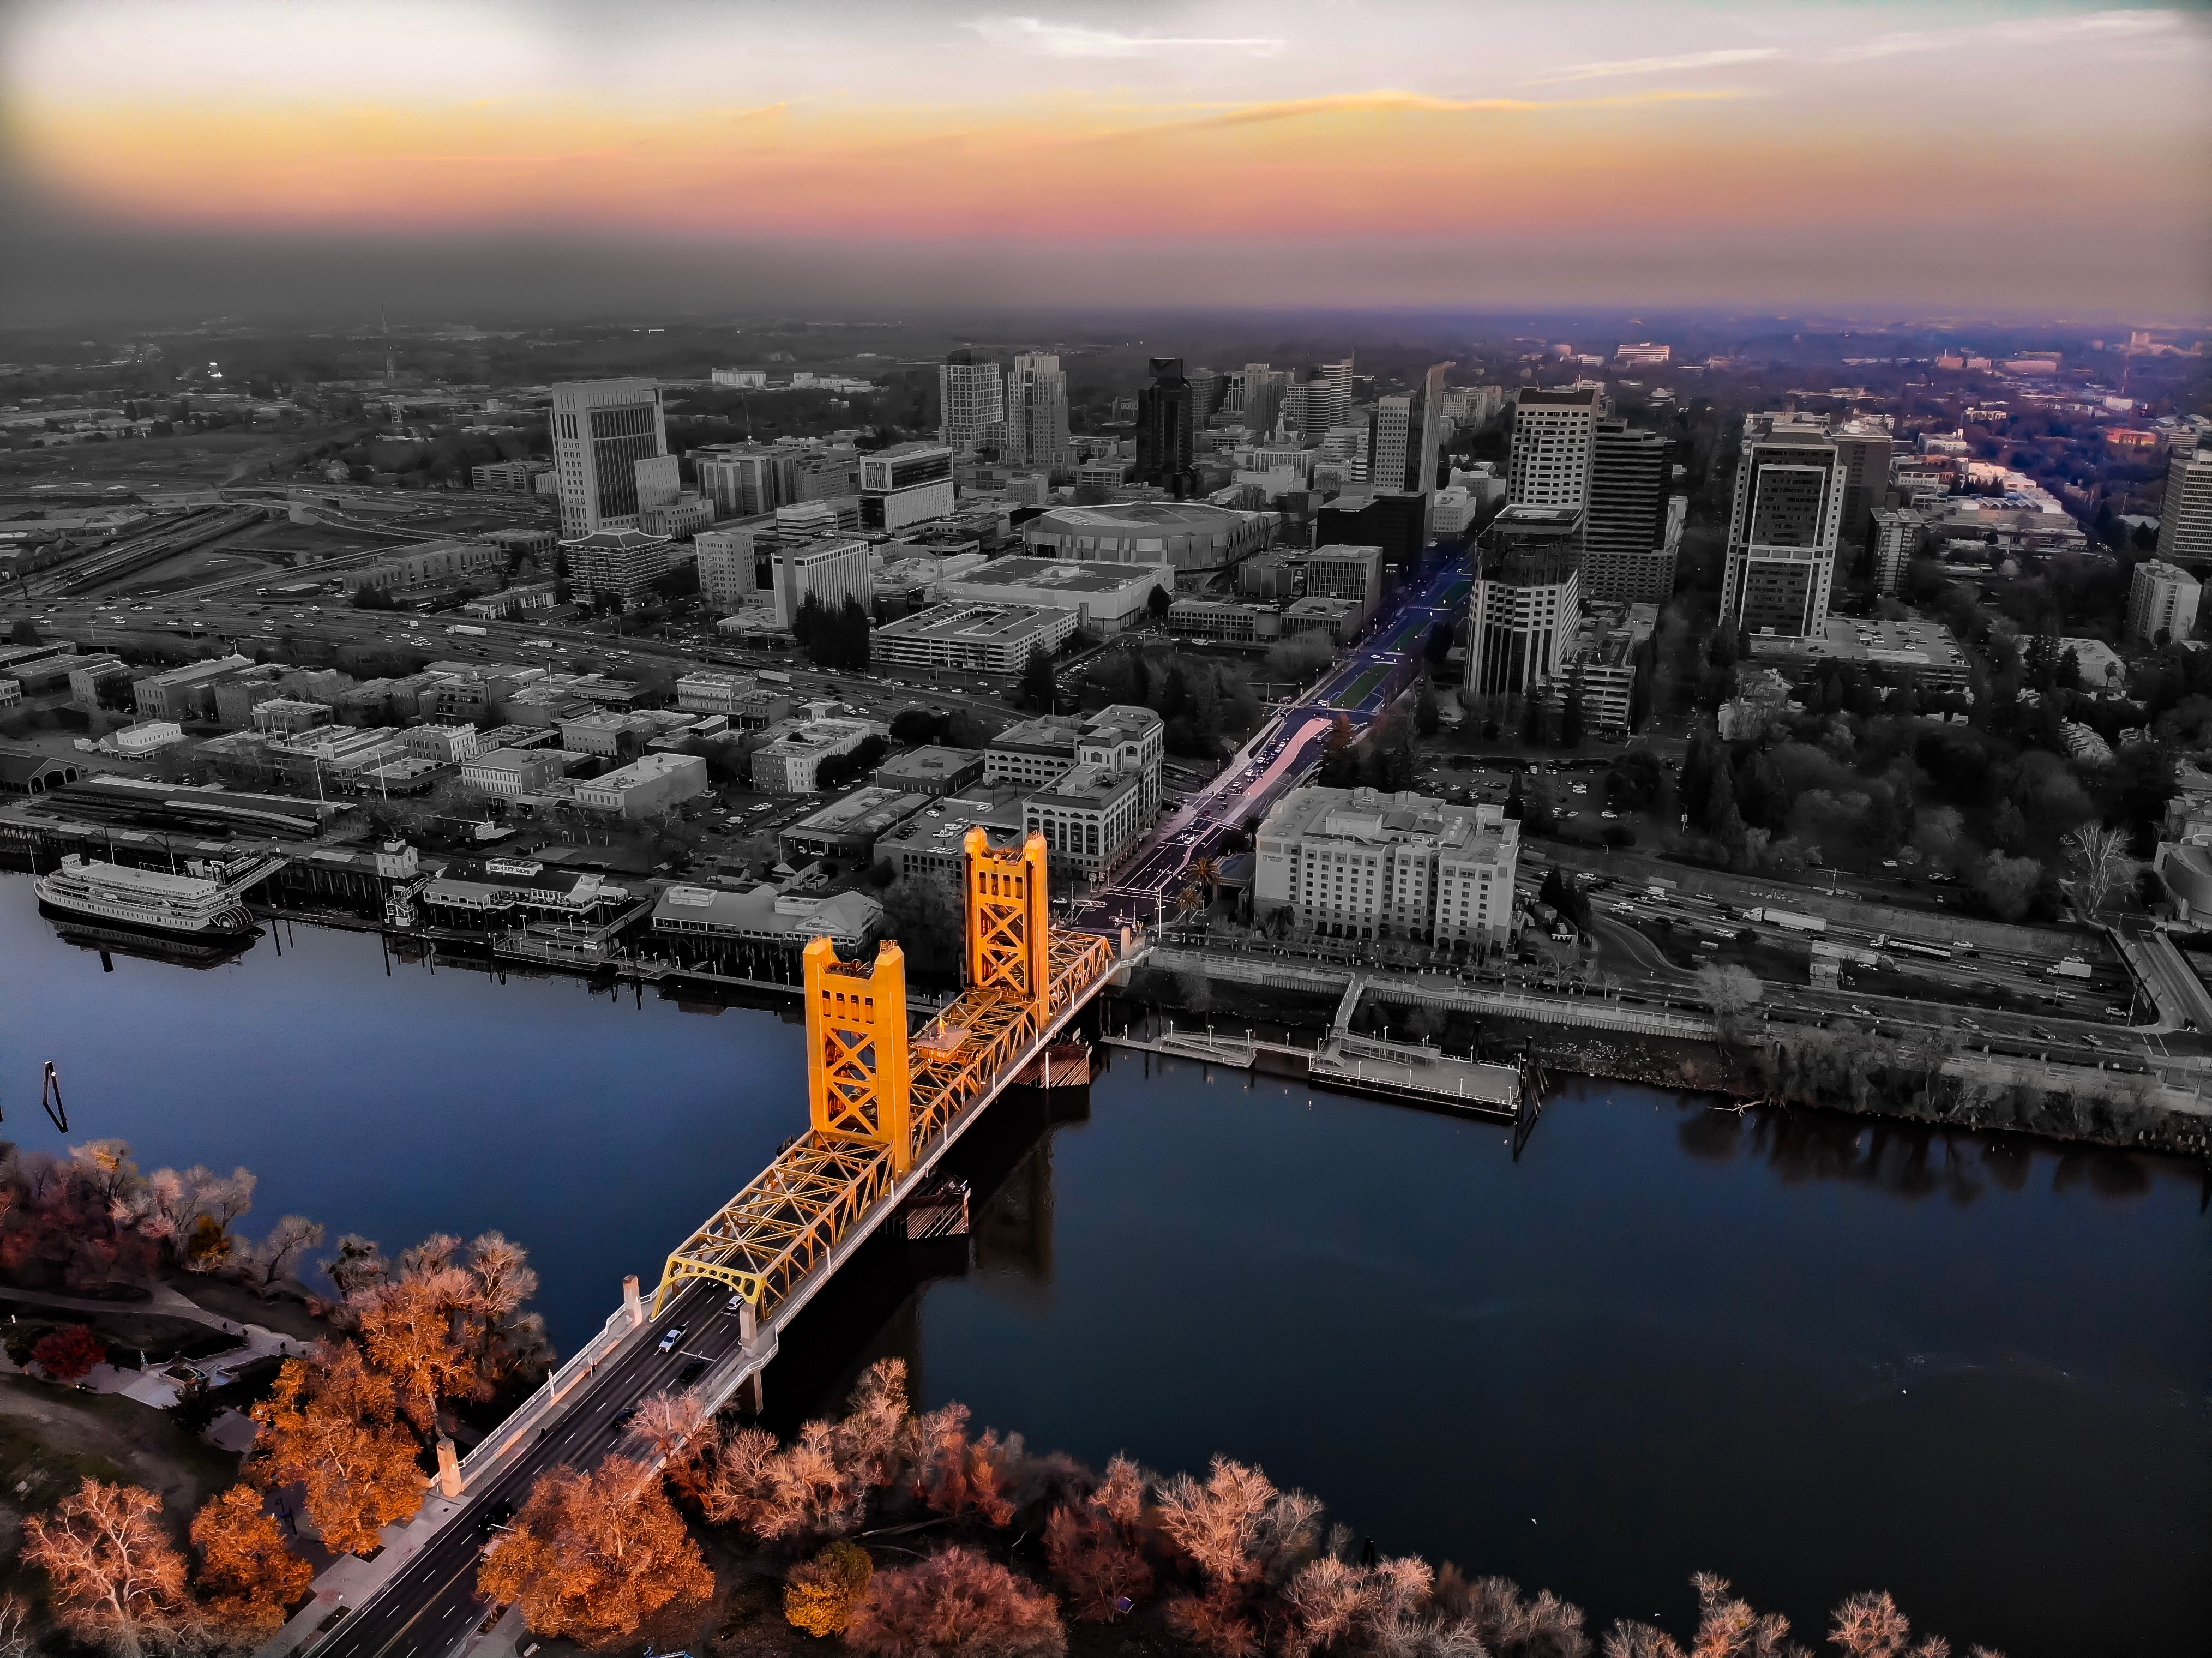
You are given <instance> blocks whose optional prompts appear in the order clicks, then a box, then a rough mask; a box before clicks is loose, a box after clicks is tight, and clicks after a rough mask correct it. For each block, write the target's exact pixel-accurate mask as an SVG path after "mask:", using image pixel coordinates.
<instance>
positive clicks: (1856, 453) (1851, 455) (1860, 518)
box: [1828, 422, 1896, 556]
mask: <svg viewBox="0 0 2212 1658" xmlns="http://www.w3.org/2000/svg"><path fill="white" fill-rule="evenodd" d="M1828 435H1829V437H1830V439H1831V440H1832V441H1833V442H1834V444H1835V446H1836V454H1837V456H1838V459H1840V460H1841V462H1842V464H1843V469H1844V511H1843V519H1842V521H1841V523H1840V524H1839V525H1838V527H1837V531H1836V544H1837V546H1838V547H1847V548H1850V549H1852V550H1853V554H1854V556H1856V555H1857V550H1860V549H1863V548H1864V547H1865V546H1866V544H1867V537H1868V536H1869V535H1870V534H1872V533H1873V530H1874V509H1875V507H1879V506H1881V501H1882V497H1883V495H1886V494H1887V493H1888V490H1889V456H1890V452H1891V450H1893V448H1894V447H1895V446H1896V440H1895V439H1893V437H1892V436H1891V435H1890V434H1889V433H1888V432H1887V431H1886V430H1883V429H1882V428H1879V427H1871V426H1861V425H1858V424H1857V423H1856V422H1851V423H1847V424H1845V425H1844V426H1842V427H1839V428H1838V429H1836V430H1835V431H1833V432H1832V433H1830V434H1828Z"/></svg>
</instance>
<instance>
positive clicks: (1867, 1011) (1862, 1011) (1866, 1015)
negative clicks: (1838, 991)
mask: <svg viewBox="0 0 2212 1658" xmlns="http://www.w3.org/2000/svg"><path fill="white" fill-rule="evenodd" d="M1851 1011H1852V1012H1854V1013H1856V1014H1857V1015H1858V1016H1859V1017H1861V1018H1862V1019H1871V1018H1872V1017H1874V1010H1873V1009H1872V1008H1870V1007H1861V1006H1860V1005H1858V1004H1857V1002H1853V1003H1852V1004H1851Z"/></svg>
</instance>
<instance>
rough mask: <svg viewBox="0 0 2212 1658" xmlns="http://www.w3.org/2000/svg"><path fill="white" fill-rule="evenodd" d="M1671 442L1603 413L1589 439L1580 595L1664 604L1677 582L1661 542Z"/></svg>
mask: <svg viewBox="0 0 2212 1658" xmlns="http://www.w3.org/2000/svg"><path fill="white" fill-rule="evenodd" d="M1673 453H1674V446H1673V445H1672V444H1670V443H1668V441H1667V440H1666V439H1664V438H1662V437H1661V436H1660V435H1659V434H1657V433H1656V432H1644V431H1639V430H1638V429H1637V428H1635V427H1632V426H1631V425H1630V424H1629V423H1628V422H1626V421H1625V420H1621V419H1620V418H1618V417H1617V416H1607V417H1606V418H1604V419H1603V420H1601V421H1599V422H1598V423H1597V430H1596V432H1595V434H1594V435H1593V438H1592V440H1591V447H1590V493H1589V517H1588V519H1586V520H1585V521H1584V525H1583V598H1585V599H1588V600H1594V601H1603V602H1606V603H1619V604H1665V603H1666V602H1667V600H1668V598H1670V597H1671V596H1672V595H1673V592H1674V560H1673V559H1672V558H1671V557H1670V556H1668V552H1667V550H1666V541H1667V499H1668V497H1667V484H1668V479H1669V478H1670V477H1671V476H1672V468H1673V465H1674V461H1673Z"/></svg>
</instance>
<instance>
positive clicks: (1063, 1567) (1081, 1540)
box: [1044, 1455, 1152, 1624]
mask: <svg viewBox="0 0 2212 1658" xmlns="http://www.w3.org/2000/svg"><path fill="white" fill-rule="evenodd" d="M1145 1485H1146V1479H1145V1476H1144V1474H1143V1473H1142V1472H1141V1471H1140V1470H1139V1468H1138V1467H1137V1465H1136V1464H1135V1463H1133V1462H1132V1461H1130V1460H1129V1459H1128V1458H1127V1457H1126V1456H1122V1455H1115V1458H1114V1460H1113V1461H1110V1462H1109V1463H1108V1464H1107V1465H1106V1479H1105V1483H1104V1484H1103V1485H1100V1486H1099V1488H1098V1489H1097V1491H1093V1492H1092V1493H1091V1496H1090V1497H1089V1498H1088V1499H1087V1500H1085V1501H1084V1502H1081V1503H1062V1504H1061V1505H1060V1507H1058V1508H1056V1509H1054V1510H1053V1511H1052V1515H1051V1517H1050V1518H1049V1519H1048V1520H1047V1521H1045V1530H1044V1550H1045V1558H1046V1559H1048V1561H1050V1562H1051V1564H1052V1573H1053V1576H1054V1577H1055V1578H1057V1579H1058V1580H1059V1582H1060V1587H1061V1588H1064V1589H1066V1591H1067V1594H1068V1610H1069V1611H1070V1612H1072V1613H1073V1615H1074V1616H1076V1617H1077V1618H1079V1619H1083V1620H1084V1621H1085V1622H1086V1623H1095V1624H1103V1623H1110V1622H1112V1621H1113V1620H1114V1619H1116V1618H1119V1617H1120V1616H1121V1613H1122V1611H1123V1603H1124V1602H1127V1603H1129V1604H1131V1605H1133V1604H1134V1603H1135V1602H1137V1601H1139V1600H1143V1599H1144V1598H1145V1596H1146V1595H1147V1594H1151V1593H1152V1562H1151V1561H1150V1560H1149V1559H1147V1558H1146V1554H1145V1549H1144V1544H1143V1540H1142V1537H1141V1534H1140V1532H1139V1527H1141V1525H1142V1524H1143V1520H1144V1513H1145Z"/></svg>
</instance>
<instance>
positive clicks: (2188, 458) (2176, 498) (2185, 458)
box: [2158, 443, 2212, 564]
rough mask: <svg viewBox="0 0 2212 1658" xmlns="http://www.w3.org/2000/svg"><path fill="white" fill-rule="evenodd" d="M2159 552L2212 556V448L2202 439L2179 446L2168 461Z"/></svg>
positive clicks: (2164, 556)
mask: <svg viewBox="0 0 2212 1658" xmlns="http://www.w3.org/2000/svg"><path fill="white" fill-rule="evenodd" d="M2158 556H2160V558H2162V559H2164V560H2166V562H2168V563H2169V564H2170V563H2172V562H2174V561H2175V560H2177V559H2184V558H2212V452H2207V451H2206V450H2205V448H2204V446H2203V445H2202V444H2201V443H2200V444H2197V445H2196V446H2193V447H2191V448H2187V449H2184V448H2181V447H2180V446H2178V445H2177V446H2176V447H2175V449H2174V451H2173V453H2172V457H2171V458H2170V459H2168V460H2167V461H2166V499H2165V501H2164V502H2163V504H2161V505H2160V507H2159V509H2158Z"/></svg>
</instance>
